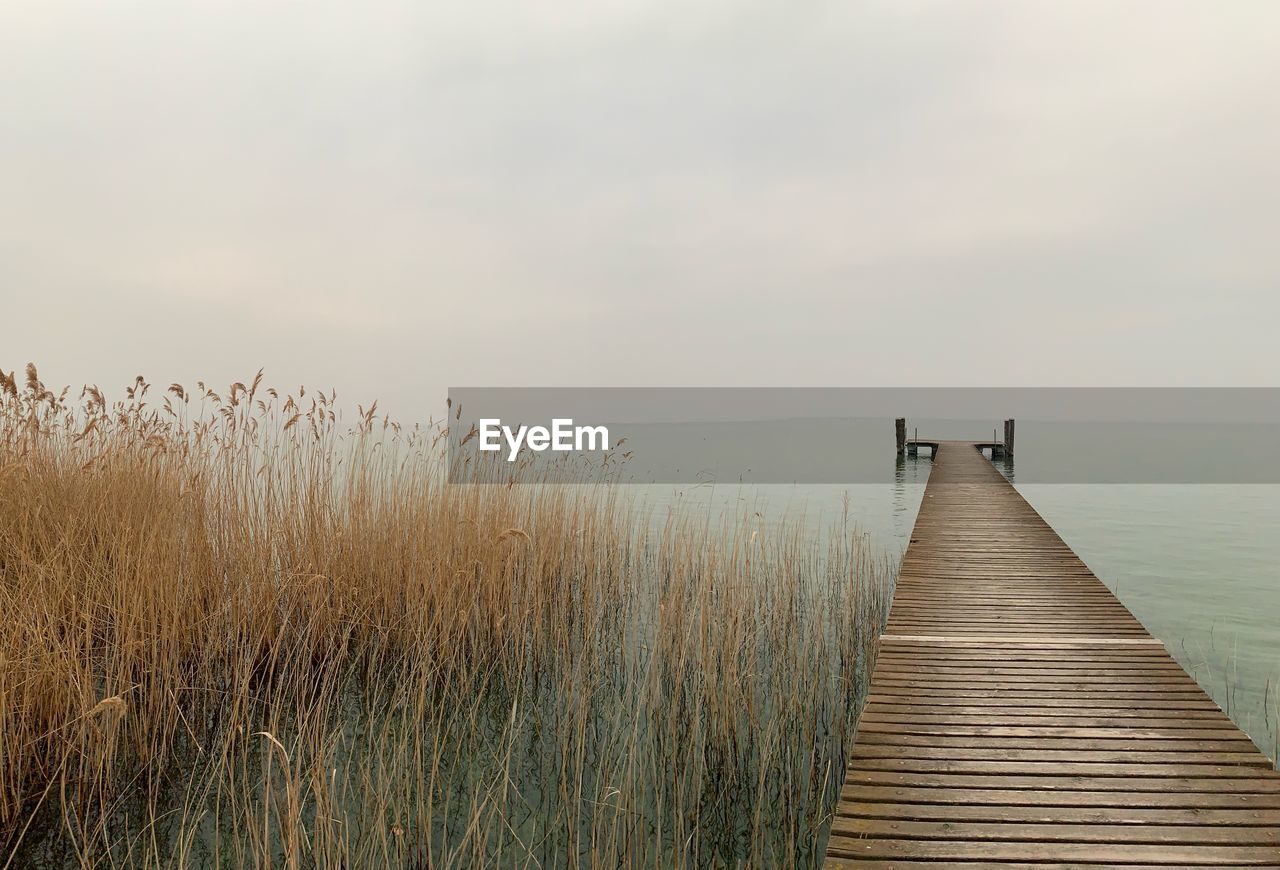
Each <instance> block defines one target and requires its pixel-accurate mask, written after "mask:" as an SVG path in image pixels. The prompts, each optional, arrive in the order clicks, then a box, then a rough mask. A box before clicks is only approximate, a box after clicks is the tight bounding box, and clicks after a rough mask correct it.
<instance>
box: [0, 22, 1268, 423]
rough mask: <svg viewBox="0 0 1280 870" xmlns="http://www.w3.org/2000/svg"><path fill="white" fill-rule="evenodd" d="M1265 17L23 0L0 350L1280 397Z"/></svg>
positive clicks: (401, 380) (496, 380)
mask: <svg viewBox="0 0 1280 870" xmlns="http://www.w3.org/2000/svg"><path fill="white" fill-rule="evenodd" d="M1278 46H1280V3H1275V2H1273V0H1258V2H1243V0H1234V2H1230V3H1210V2H1175V0H1149V2H1117V0H1106V2H1081V0H1071V2H1055V3H1049V2H1027V0H1016V2H1015V0H1009V2H983V3H962V2H945V3H944V2H938V3H915V2H904V0H886V2H849V0H845V2H832V3H806V2H802V3H784V2H777V0H775V2H772V3H767V4H766V3H749V2H733V3H713V4H705V3H693V2H685V0H682V2H626V3H611V2H600V0H592V2H583V3H566V2H556V3H530V2H521V3H511V4H502V3H490V2H448V3H446V2H418V3H386V2H362V3H343V4H336V3H320V2H296V3H264V2H246V3H234V2H216V3H215V2H209V3H200V2H179V3H175V2H171V0H165V2H113V3H90V2H85V3H76V4H63V3H58V2H50V0H40V2H32V3H13V2H9V3H5V4H4V5H3V6H0V294H2V295H0V302H2V303H3V304H2V308H0V367H3V368H4V369H6V370H8V369H13V368H19V369H20V368H21V367H22V366H23V365H24V364H25V363H26V362H27V361H28V360H34V361H35V362H37V363H38V364H39V365H40V366H41V369H42V374H43V375H44V376H45V380H46V381H49V382H54V383H57V384H62V383H73V384H76V385H79V384H81V383H84V382H86V381H89V382H97V383H100V384H101V385H102V386H104V387H108V388H110V389H109V392H110V393H113V394H115V395H118V394H119V393H120V391H121V388H122V387H123V386H124V384H125V383H126V382H127V381H129V380H131V379H132V377H133V376H134V375H135V374H139V373H141V374H146V375H147V376H148V377H150V378H153V379H154V380H155V381H156V382H160V383H166V384H167V383H168V382H170V381H173V380H180V381H185V382H191V381H193V380H194V379H195V378H197V377H205V378H206V379H208V380H210V381H211V382H213V383H218V384H225V383H228V382H230V381H231V380H238V379H242V378H247V377H249V376H251V375H252V373H253V372H254V371H255V370H257V369H258V368H259V367H260V366H265V367H266V369H267V378H268V380H269V381H271V382H274V383H277V384H280V385H294V384H297V383H299V382H305V383H307V384H308V385H316V386H322V385H323V386H329V385H332V386H336V387H337V389H338V391H339V393H340V395H343V396H345V397H346V398H347V399H349V400H350V401H352V402H355V401H367V400H369V399H372V398H380V399H381V400H382V402H383V406H384V407H387V406H389V407H390V408H391V409H392V411H393V413H395V414H396V415H398V416H400V417H402V418H418V417H425V416H427V415H428V414H429V413H432V412H436V413H438V411H439V408H440V406H441V403H442V401H443V395H444V390H445V388H446V387H448V386H478V385H485V386H498V385H502V386H521V385H596V386H606V385H700V386H701V385H753V386H778V385H811V386H812V385H851V386H852V385H860V386H861V385H1028V386H1035V385H1100V384H1112V383H1115V384H1124V385H1164V384H1179V385H1205V384H1214V385H1217V384H1259V385H1262V384H1266V385H1275V384H1276V382H1277V374H1280V350H1277V344H1278V342H1277V341H1276V333H1277V323H1278V322H1280V318H1278V317H1277V315H1280V157H1278V155H1280V96H1277V89H1280V50H1277V47H1278Z"/></svg>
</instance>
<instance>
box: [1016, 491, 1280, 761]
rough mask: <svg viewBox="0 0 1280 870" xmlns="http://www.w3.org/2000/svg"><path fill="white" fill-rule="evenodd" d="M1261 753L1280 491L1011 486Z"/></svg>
mask: <svg viewBox="0 0 1280 870" xmlns="http://www.w3.org/2000/svg"><path fill="white" fill-rule="evenodd" d="M1018 490H1019V491H1020V492H1021V493H1022V494H1023V497H1025V498H1026V499H1027V501H1029V502H1030V503H1031V504H1032V505H1033V506H1034V507H1035V509H1036V510H1037V511H1039V512H1040V515H1041V516H1043V517H1044V518H1045V520H1047V521H1048V522H1049V524H1050V525H1052V526H1053V527H1054V529H1055V530H1057V532H1058V534H1059V535H1061V536H1062V538H1063V540H1065V541H1066V542H1067V544H1069V545H1070V546H1071V548H1072V549H1074V550H1075V551H1076V553H1077V555H1079V556H1080V558H1082V559H1083V560H1084V561H1085V562H1086V563H1087V564H1088V565H1089V567H1090V568H1092V569H1093V572H1094V573H1095V574H1097V575H1098V577H1099V579H1101V580H1102V582H1104V583H1105V584H1106V585H1107V586H1108V587H1109V588H1110V589H1111V590H1112V591H1113V592H1115V594H1116V595H1117V596H1118V597H1119V598H1120V600H1121V601H1122V602H1124V604H1125V606H1127V607H1128V608H1129V609H1130V610H1131V611H1132V612H1133V614H1134V616H1136V617H1137V618H1138V619H1140V620H1141V621H1142V624H1143V625H1145V626H1146V627H1147V630H1148V631H1150V632H1151V633H1152V634H1153V635H1155V636H1156V637H1157V638H1159V639H1160V640H1161V641H1163V642H1164V644H1165V646H1166V647H1167V648H1168V650H1169V652H1170V654H1172V655H1173V657H1174V658H1176V659H1177V660H1178V662H1179V663H1180V664H1181V665H1182V666H1183V667H1184V668H1186V669H1187V671H1188V672H1190V673H1191V675H1192V676H1194V677H1195V678H1196V680H1197V681H1198V682H1199V683H1200V685H1201V686H1202V687H1203V688H1204V690H1205V691H1206V692H1208V693H1209V695H1210V696H1211V697H1212V698H1213V700H1214V701H1216V702H1217V703H1218V705H1219V706H1220V707H1222V708H1223V709H1224V710H1225V711H1226V712H1227V713H1228V714H1229V715H1230V716H1231V718H1232V719H1234V720H1235V722H1236V724H1238V725H1239V726H1240V727H1241V728H1243V729H1244V730H1245V731H1246V732H1247V733H1248V734H1249V736H1250V737H1252V738H1253V740H1254V742H1255V743H1257V744H1258V746H1259V748H1260V749H1262V750H1263V751H1264V752H1266V753H1267V754H1268V755H1269V756H1271V757H1272V758H1275V757H1276V756H1277V754H1278V753H1277V730H1278V729H1277V723H1280V695H1278V694H1277V692H1278V690H1280V682H1278V678H1280V486H1274V485H1238V486H1226V485H1210V484H1200V485H1188V486H1176V485H1130V484H1126V485H1119V484H1113V485H1105V486H1102V485H1072V484H1038V485H1031V484H1027V485H1018Z"/></svg>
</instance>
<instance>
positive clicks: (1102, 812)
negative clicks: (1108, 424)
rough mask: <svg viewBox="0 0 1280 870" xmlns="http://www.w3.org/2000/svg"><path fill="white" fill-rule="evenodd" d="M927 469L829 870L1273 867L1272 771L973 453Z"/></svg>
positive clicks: (1276, 854)
mask: <svg viewBox="0 0 1280 870" xmlns="http://www.w3.org/2000/svg"><path fill="white" fill-rule="evenodd" d="M1006 431H1007V430H1006ZM900 443H901V442H900ZM933 462H934V465H933V469H932V471H931V473H930V476H929V483H928V486H927V487H926V489H925V494H924V498H923V501H922V503H921V506H920V513H919V516H918V517H917V519H916V524H915V529H914V531H913V532H912V537H911V543H910V545H909V546H908V548H907V552H906V555H905V556H904V558H903V562H902V569H901V573H900V575H899V579H898V586H897V590H896V592H895V595H894V599H893V607H892V610H891V612H890V615H889V621H888V625H887V627H886V629H885V632H884V634H883V635H882V637H881V641H880V651H879V655H878V657H877V659H876V666H875V671H874V673H873V676H872V681H871V692H870V696H869V699H868V702H867V706H866V708H865V709H864V711H863V713H862V717H861V719H860V721H859V723H858V733H857V738H856V743H855V746H854V748H853V752H852V757H851V759H850V762H849V768H848V771H847V774H846V780H845V784H844V789H843V792H842V794H841V798H840V803H839V805H838V807H837V810H836V818H835V821H834V823H833V826H832V832H831V839H830V841H829V844H828V848H827V866H829V867H840V866H844V865H846V864H850V865H853V864H857V865H858V866H860V867H862V866H877V865H878V866H884V867H916V866H925V865H931V866H934V867H937V866H944V865H945V866H966V865H967V866H971V867H976V866H991V865H997V866H1035V867H1046V866H1055V865H1056V866H1072V867H1080V866H1092V865H1097V866H1109V867H1115V866H1124V867H1134V866H1164V865H1174V866H1191V867H1209V866H1223V865H1226V866H1229V865H1236V866H1241V865H1247V866H1268V867H1280V774H1278V773H1276V772H1275V771H1274V770H1273V769H1272V764H1271V761H1270V760H1269V759H1267V758H1266V756H1264V755H1263V754H1262V753H1261V752H1259V751H1258V750H1257V748H1256V747H1255V746H1254V744H1253V743H1252V742H1251V741H1250V740H1249V738H1248V737H1247V736H1246V735H1245V734H1244V733H1243V732H1242V731H1240V729H1238V728H1237V727H1236V726H1235V725H1234V724H1233V723H1232V722H1231V720H1230V719H1229V718H1228V717H1227V716H1226V715H1225V714H1223V712H1222V711H1221V710H1220V709H1219V708H1218V707H1217V705H1215V704H1214V703H1213V701H1212V700H1210V699H1209V697H1208V696H1207V695H1206V694H1205V693H1204V692H1203V691H1202V690H1201V689H1200V688H1199V686H1197V685H1196V683H1195V681H1194V680H1193V679H1191V677H1189V676H1188V675H1187V673H1186V672H1185V671H1184V670H1183V669H1182V668H1181V667H1180V666H1179V665H1178V664H1177V663H1176V662H1175V661H1174V660H1173V659H1172V658H1171V657H1170V656H1169V654H1168V653H1167V652H1166V651H1165V649H1164V647H1163V645H1161V643H1160V642H1159V641H1157V640H1155V639H1154V638H1153V637H1151V635H1150V634H1148V633H1147V631H1146V629H1144V628H1143V627H1142V625H1141V623H1139V622H1138V621H1137V620H1136V619H1134V617H1133V616H1132V614H1130V613H1129V611H1128V610H1127V609H1126V608H1125V607H1124V606H1123V605H1122V604H1121V603H1120V602H1119V601H1118V600H1117V599H1116V598H1115V596H1113V595H1112V594H1111V592H1110V591H1109V590H1108V589H1107V588H1106V586H1104V585H1103V584H1102V583H1101V581H1099V580H1098V578H1097V577H1095V576H1094V575H1093V573H1092V572H1091V571H1090V570H1089V569H1088V568H1087V567H1086V566H1085V564H1084V563H1083V562H1082V561H1081V560H1080V559H1079V558H1078V557H1077V556H1076V555H1075V553H1073V552H1072V551H1071V549H1070V548H1069V547H1068V546H1067V545H1066V544H1065V543H1064V542H1063V541H1062V539H1061V538H1060V537H1058V535H1057V534H1056V533H1055V532H1054V531H1053V529H1052V528H1050V527H1049V525H1048V524H1047V523H1046V522H1045V521H1044V520H1043V519H1041V517H1040V515H1039V514H1037V513H1036V511H1035V510H1034V509H1033V508H1032V507H1031V505H1029V504H1028V503H1027V502H1026V501H1025V500H1024V499H1023V498H1022V496H1020V495H1019V494H1018V492H1017V491H1016V490H1015V489H1014V488H1013V487H1012V486H1010V485H1009V484H1008V483H1007V482H1006V481H1005V479H1004V478H1003V476H1001V474H1000V473H999V472H998V471H997V470H996V469H995V467H994V466H993V465H992V464H991V463H990V462H989V461H987V459H985V458H984V457H983V456H982V454H981V453H980V452H979V451H978V449H977V445H976V442H953V441H942V442H938V445H937V449H936V450H935V452H934V456H933ZM1206 582H1211V578H1206Z"/></svg>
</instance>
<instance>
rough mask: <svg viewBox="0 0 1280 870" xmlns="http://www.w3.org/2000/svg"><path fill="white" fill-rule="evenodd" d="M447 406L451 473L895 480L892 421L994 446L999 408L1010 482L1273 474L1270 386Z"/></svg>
mask: <svg viewBox="0 0 1280 870" xmlns="http://www.w3.org/2000/svg"><path fill="white" fill-rule="evenodd" d="M449 402H450V409H449V421H450V432H449V462H450V479H451V480H453V481H455V482H492V483H505V484H521V483H538V482H542V483H581V482H593V481H600V482H603V481H610V482H616V483H701V482H706V483H738V482H742V483H758V484H782V483H785V484H789V483H800V484H857V483H892V482H893V481H894V480H895V478H896V477H897V476H898V475H899V474H900V469H901V464H902V463H906V462H920V463H927V462H928V461H929V459H928V450H927V449H922V450H921V451H920V455H919V457H918V458H913V457H910V456H900V455H899V454H898V450H897V444H896V441H895V424H894V421H895V419H896V418H905V419H906V434H907V438H909V439H911V438H915V437H916V436H917V435H918V437H919V439H920V440H921V441H937V440H958V441H973V442H991V441H996V442H1003V440H1004V421H1005V420H1006V419H1010V418H1012V419H1013V420H1014V421H1015V432H1016V435H1015V438H1014V448H1015V449H1014V452H1013V455H1012V456H1005V457H1003V458H1001V459H1000V460H999V461H998V462H997V466H998V467H999V468H1000V469H1001V470H1002V471H1003V472H1004V473H1005V474H1007V475H1009V476H1010V477H1012V478H1013V479H1014V480H1015V481H1016V482H1018V483H1177V484H1187V483H1268V484H1270V483H1280V389H1276V388H1043V389H1032V388H826V387H824V388H809V387H805V388H616V389H615V388H454V389H451V390H450V391H449ZM555 421H560V422H559V424H558V425H557V424H556V423H555ZM570 421H571V422H570ZM601 427H603V429H606V430H607V433H608V447H607V449H606V448H605V446H604V438H603V434H604V433H603V432H602V431H601ZM539 429H542V430H546V431H539ZM482 446H484V447H488V448H491V449H481V448H482ZM557 446H558V447H563V448H567V449H563V450H557V449H554V448H555V447H557ZM539 447H540V448H541V449H535V448H539Z"/></svg>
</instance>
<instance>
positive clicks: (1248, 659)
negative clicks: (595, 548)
mask: <svg viewBox="0 0 1280 870" xmlns="http://www.w3.org/2000/svg"><path fill="white" fill-rule="evenodd" d="M890 461H892V459H890ZM929 467H930V463H929V460H928V459H927V458H921V459H919V460H908V461H907V462H906V463H904V465H903V466H901V467H900V468H899V471H898V474H897V479H896V482H895V483H894V484H892V485H881V484H865V485H858V486H847V485H846V486H839V485H812V484H810V485H798V486H782V485H757V486H742V487H737V488H734V487H718V488H710V487H696V486H692V487H647V488H646V489H649V490H650V491H649V494H648V495H647V496H646V497H647V498H650V499H652V500H656V501H658V502H664V501H668V500H669V501H671V502H672V503H682V504H684V506H685V507H686V508H689V507H690V505H693V504H702V505H708V506H709V505H718V506H720V507H721V508H724V507H732V508H733V509H734V510H739V511H741V510H745V509H747V508H748V507H749V508H750V510H752V511H755V510H759V511H761V512H762V513H764V514H765V515H767V516H769V517H771V518H773V519H775V520H778V519H781V518H783V517H788V518H790V519H793V520H794V519H800V518H803V519H804V521H805V522H806V525H807V526H808V527H810V528H812V529H814V530H815V532H817V531H819V530H821V532H822V533H825V532H826V531H828V530H829V528H830V525H831V524H832V523H833V522H835V521H837V520H838V519H839V518H840V516H841V514H842V512H843V510H844V506H845V504H846V500H847V503H848V510H849V516H850V520H851V522H852V523H854V524H856V525H857V527H858V531H860V532H861V533H862V534H865V535H866V536H867V540H868V542H869V543H870V544H871V545H872V546H873V547H876V548H878V549H880V550H881V551H883V552H885V553H887V554H889V555H890V556H894V557H900V556H901V554H902V552H903V551H904V550H905V549H906V546H907V543H908V541H909V539H910V536H911V528H912V526H913V525H914V523H915V517H916V512H917V510H918V509H919V505H920V499H921V496H922V494H923V491H924V485H925V483H926V482H927V480H928V474H929ZM1013 479H1014V482H1015V485H1016V486H1017V488H1018V490H1019V491H1020V492H1021V493H1022V495H1023V496H1024V497H1025V498H1026V499H1027V500H1028V501H1029V502H1030V503H1031V504H1032V506H1033V507H1035V509H1036V510H1037V511H1039V512H1040V514H1041V515H1042V516H1043V517H1044V518H1045V519H1046V520H1047V521H1048V522H1049V524H1050V525H1052V526H1053V528H1054V529H1055V530H1056V531H1057V532H1058V534H1060V535H1061V536H1062V538H1063V539H1064V540H1065V541H1066V542H1067V544H1068V545H1070V546H1071V547H1072V549H1074V550H1075V551H1076V553H1077V554H1078V555H1079V556H1080V557H1081V558H1082V559H1083V560H1084V561H1085V562H1086V563H1087V564H1088V565H1089V567H1090V568H1091V569H1093V571H1094V573H1096V574H1097V575H1098V577H1099V579H1101V580H1102V582H1103V583H1105V584H1106V585H1107V586H1108V588H1110V589H1111V590H1112V591H1113V592H1114V593H1115V594H1116V595H1117V596H1118V597H1119V598H1120V600H1121V601H1122V602H1123V603H1124V604H1125V606H1127V607H1128V608H1129V609H1130V610H1131V611H1132V612H1133V614H1134V615H1135V616H1136V617H1137V618H1138V619H1140V620H1141V621H1142V623H1143V625H1145V626H1146V628H1147V629H1148V630H1149V631H1150V632H1151V633H1152V634H1153V635H1154V636H1155V637H1157V638H1158V639H1160V640H1161V641H1162V642H1163V643H1164V644H1165V645H1166V647H1167V648H1168V650H1169V652H1170V654H1172V655H1173V656H1174V658H1176V659H1177V660H1178V662H1179V663H1180V664H1181V665H1182V666H1183V667H1184V668H1186V669H1187V671H1188V672H1189V673H1190V674H1191V675H1192V676H1193V677H1195V679H1196V680H1197V681H1198V682H1199V683H1200V685H1201V686H1202V687H1203V688H1204V689H1205V691H1206V692H1208V693H1209V695H1210V696H1211V697H1212V698H1213V700H1214V701H1215V702H1217V703H1218V705H1219V706H1221V707H1222V708H1223V709H1224V710H1225V711H1226V712H1227V713H1228V714H1229V715H1230V716H1231V717H1232V719H1234V720H1235V722H1236V723H1237V724H1238V725H1239V726H1240V727H1241V728H1243V729H1244V730H1245V731H1246V732H1247V733H1248V734H1249V736H1250V737H1252V738H1253V740H1254V742H1256V743H1257V744H1258V746H1259V748H1261V749H1262V750H1263V751H1264V752H1266V753H1267V754H1268V755H1269V756H1271V757H1272V758H1275V757H1277V755H1278V754H1280V753H1278V752H1277V741H1278V737H1277V735H1278V733H1280V486H1276V485H1270V484H1240V485H1224V484H1187V485H1175V484H1066V483H1063V484H1046V483H1036V484H1024V483H1018V482H1017V479H1016V475H1013Z"/></svg>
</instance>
